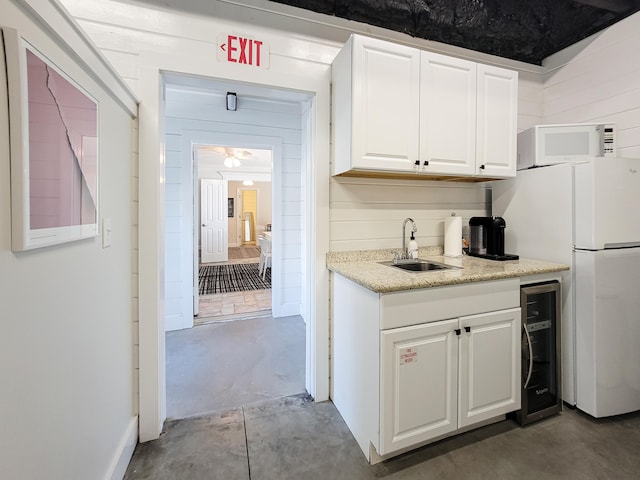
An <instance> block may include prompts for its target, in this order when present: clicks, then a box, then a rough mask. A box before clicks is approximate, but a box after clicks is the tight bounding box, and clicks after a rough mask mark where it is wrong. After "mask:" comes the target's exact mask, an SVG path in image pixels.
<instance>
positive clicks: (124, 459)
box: [104, 416, 138, 480]
mask: <svg viewBox="0 0 640 480" xmlns="http://www.w3.org/2000/svg"><path fill="white" fill-rule="evenodd" d="M137 443H138V417H137V416H135V417H133V418H132V419H131V421H130V422H129V425H128V426H127V429H126V431H125V432H124V435H123V436H122V439H121V440H120V444H119V445H118V449H117V451H116V452H115V455H114V456H113V460H112V461H111V465H110V466H109V470H108V471H107V474H106V475H105V476H104V478H105V480H106V479H109V480H122V478H124V474H125V473H126V472H127V467H128V466H129V462H130V461H131V457H132V456H133V451H134V450H135V448H136V444H137Z"/></svg>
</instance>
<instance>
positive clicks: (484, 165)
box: [476, 64, 518, 177]
mask: <svg viewBox="0 0 640 480" xmlns="http://www.w3.org/2000/svg"><path fill="white" fill-rule="evenodd" d="M477 118H478V122H477V139H476V144H477V148H476V173H477V174H478V175H483V176H487V177H514V176H515V174H516V139H517V135H518V72H514V71H513V70H507V69H505V68H498V67H491V66H489V65H481V64H478V113H477Z"/></svg>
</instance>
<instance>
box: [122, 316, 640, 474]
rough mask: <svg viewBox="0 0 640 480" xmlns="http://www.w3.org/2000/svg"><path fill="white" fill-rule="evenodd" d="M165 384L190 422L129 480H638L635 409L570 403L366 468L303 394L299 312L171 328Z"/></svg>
mask: <svg viewBox="0 0 640 480" xmlns="http://www.w3.org/2000/svg"><path fill="white" fill-rule="evenodd" d="M167 385H168V411H169V412H170V416H171V417H173V418H182V417H191V418H183V419H180V420H171V421H167V422H166V423H165V427H164V432H163V434H162V435H161V436H160V438H159V439H157V440H154V441H152V442H147V443H144V444H140V445H138V446H137V447H136V450H135V452H134V455H133V458H132V460H131V462H130V464H129V468H128V470H127V473H126V475H125V479H126V480H138V479H153V480H165V479H166V480H189V479H194V480H199V479H207V480H209V479H211V480H216V479H221V480H235V479H238V480H249V479H251V480H257V479H260V480H263V479H264V480H267V479H269V480H287V479H300V478H304V479H305V480H314V479H318V480H334V479H336V480H342V479H344V480H364V479H376V478H387V479H390V480H411V479H415V480H419V479H420V480H427V479H438V480H447V479H456V480H466V479H490V480H494V479H518V480H529V479H531V480H540V479H562V480H566V479H581V480H582V479H603V480H604V479H607V480H608V479H620V480H624V479H638V478H640V473H639V472H640V453H639V452H640V412H638V413H635V414H629V415H623V416H619V417H614V418H611V419H600V420H596V419H593V418H591V417H589V416H587V415H585V414H583V413H581V412H580V411H577V410H572V409H569V408H565V410H564V411H563V412H562V413H561V414H559V415H556V416H554V417H551V418H547V419H544V420H542V421H539V422H536V423H534V424H531V425H529V426H527V427H524V428H522V427H520V426H518V425H517V424H516V423H515V422H513V421H511V420H505V421H503V422H500V423H497V424H494V425H490V426H487V427H484V428H481V429H478V430H474V431H472V432H468V433H465V434H462V435H459V436H457V437H452V438H449V439H446V440H443V441H440V442H437V443H434V444H431V445H427V446H425V447H422V448H420V449H417V450H414V451H413V452H410V453H407V454H404V455H401V456H399V457H396V458H394V459H391V460H388V461H386V462H383V463H381V464H378V465H374V466H371V465H369V464H368V463H367V461H366V460H365V457H364V455H363V454H362V452H361V451H360V449H359V447H358V445H357V444H356V442H355V440H354V439H353V436H352V435H351V433H350V432H349V429H348V428H347V426H346V424H345V423H344V421H343V420H342V417H341V416H340V414H339V413H338V411H337V410H336V408H335V407H334V405H333V404H332V403H331V402H323V403H315V402H313V401H312V399H310V398H309V397H308V396H307V395H306V394H303V393H299V392H302V391H303V390H304V323H303V321H302V319H301V318H300V317H289V318H286V319H273V318H271V317H267V318H266V319H252V320H242V321H235V322H231V323H226V324H224V323H223V324H210V325H203V326H199V327H196V328H193V329H191V330H184V331H179V332H170V333H168V334H167ZM291 393H294V395H290V394H291ZM296 394H297V395H296ZM286 395H289V396H286ZM204 412H208V413H206V414H202V413H204ZM192 415H200V416H195V417H194V416H192Z"/></svg>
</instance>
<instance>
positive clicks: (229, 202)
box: [227, 198, 234, 217]
mask: <svg viewBox="0 0 640 480" xmlns="http://www.w3.org/2000/svg"><path fill="white" fill-rule="evenodd" d="M233 214H234V212H233V198H228V199H227V217H233Z"/></svg>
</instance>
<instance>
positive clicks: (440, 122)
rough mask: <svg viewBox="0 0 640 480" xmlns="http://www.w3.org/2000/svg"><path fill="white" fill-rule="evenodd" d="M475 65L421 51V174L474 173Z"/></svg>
mask: <svg viewBox="0 0 640 480" xmlns="http://www.w3.org/2000/svg"><path fill="white" fill-rule="evenodd" d="M476 72H477V64H476V63H474V62H469V61H466V60H460V59H457V58H452V57H447V56H444V55H438V54H436V53H430V52H422V57H421V71H420V87H421V90H420V163H421V165H420V167H421V171H422V172H424V173H431V174H436V173H438V174H456V175H473V174H474V173H475V171H476V83H477V82H476Z"/></svg>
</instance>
